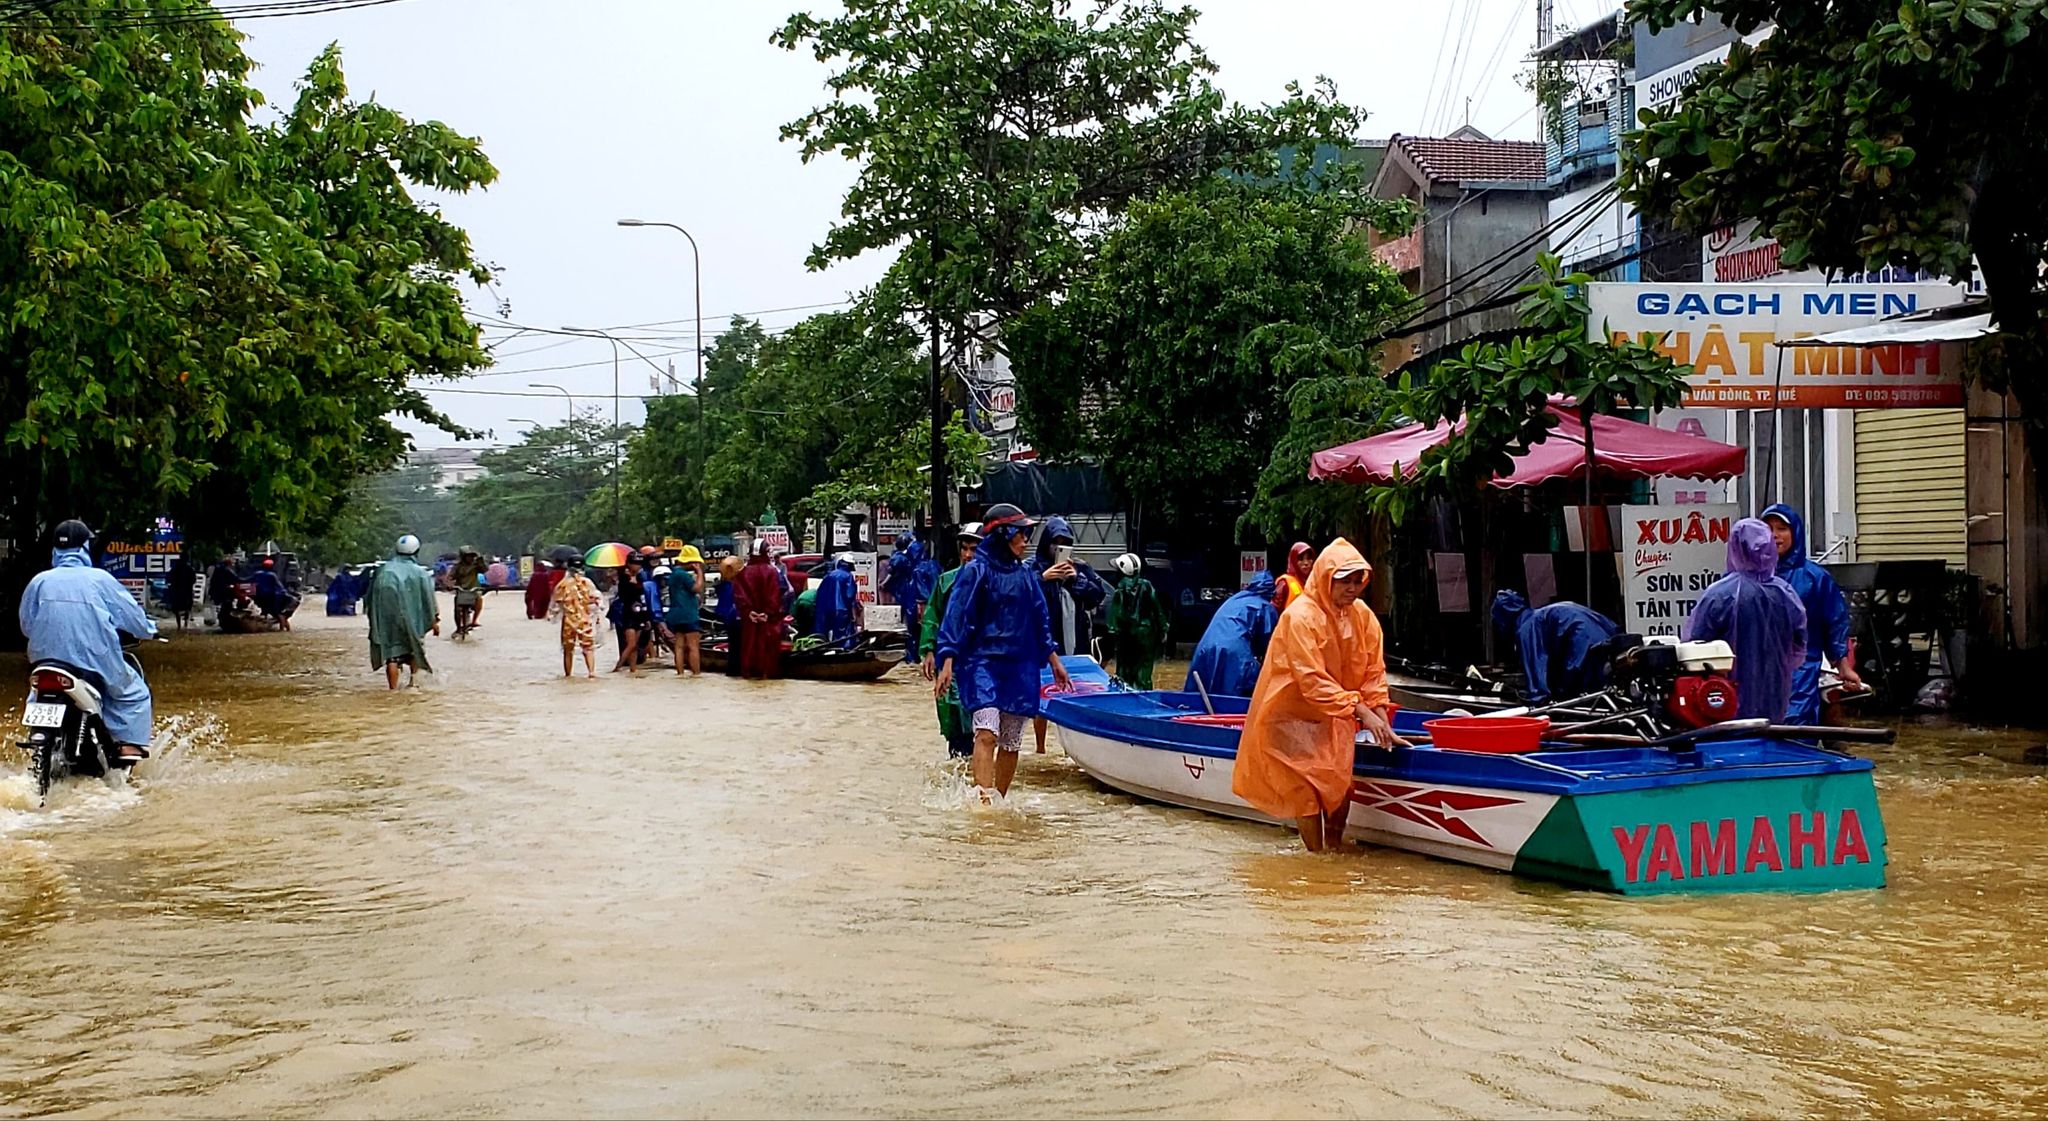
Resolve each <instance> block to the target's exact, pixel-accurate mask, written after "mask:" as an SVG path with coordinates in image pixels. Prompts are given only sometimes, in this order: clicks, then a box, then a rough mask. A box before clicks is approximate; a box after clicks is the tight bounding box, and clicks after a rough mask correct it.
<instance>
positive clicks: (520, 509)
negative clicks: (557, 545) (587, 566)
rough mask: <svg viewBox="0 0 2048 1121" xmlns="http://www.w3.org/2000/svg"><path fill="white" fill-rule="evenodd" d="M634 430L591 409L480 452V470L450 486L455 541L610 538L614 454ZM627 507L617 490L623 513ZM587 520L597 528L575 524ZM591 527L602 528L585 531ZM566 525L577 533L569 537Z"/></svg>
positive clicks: (506, 544) (523, 547) (500, 544)
mask: <svg viewBox="0 0 2048 1121" xmlns="http://www.w3.org/2000/svg"><path fill="white" fill-rule="evenodd" d="M649 404H650V405H651V404H653V402H649ZM632 431H633V429H632V428H631V426H619V427H614V426H613V425H612V423H611V421H610V419H608V418H606V417H604V416H603V415H602V414H601V413H600V412H599V411H598V410H595V409H592V410H589V411H587V412H583V413H579V414H577V415H575V416H573V417H570V418H569V419H568V420H567V421H565V422H563V423H561V424H556V425H547V426H544V427H538V428H532V429H528V430H527V431H526V432H525V433H524V434H522V435H521V437H520V438H519V440H518V442H516V443H512V444H508V445H506V446H505V447H502V448H493V449H491V450H489V451H486V452H483V453H482V454H480V455H478V456H477V463H478V464H480V465H481V466H482V467H483V468H484V469H485V471H484V474H483V475H481V476H480V477H478V478H476V479H474V480H472V481H470V482H468V483H464V484H463V485H462V486H460V487H456V488H454V490H453V491H452V493H453V494H454V496H455V501H456V507H457V510H458V517H457V519H456V522H455V526H454V532H455V534H456V535H457V536H458V537H461V538H462V541H461V544H465V545H475V546H476V547H477V548H478V549H481V550H483V551H484V552H486V553H522V552H534V551H537V550H538V549H540V547H541V546H543V545H545V544H548V543H550V542H553V541H562V540H580V541H589V540H592V539H593V537H594V536H600V535H601V536H603V537H605V538H606V539H609V538H610V537H611V536H612V535H613V533H615V532H616V531H617V530H616V529H615V528H614V527H613V526H612V524H611V512H612V487H611V482H612V471H613V462H614V459H613V457H614V455H615V454H617V452H616V449H617V447H618V446H619V445H620V444H622V443H624V442H625V441H626V440H627V439H628V438H629V437H630V436H631V434H632ZM622 489H623V488H622ZM586 506H587V507H588V509H587V510H586V509H584V508H585V507H586ZM625 508H626V507H625V503H624V500H623V495H622V496H621V501H620V510H621V515H622V516H623V513H624V511H625ZM637 512H638V511H636V513H637ZM586 520H587V521H594V522H595V523H596V525H595V526H585V525H583V524H580V523H581V522H583V521H586ZM572 523H573V524H572ZM592 528H601V529H602V533H601V534H597V535H593V534H590V533H589V530H590V529H592ZM618 528H623V527H618ZM572 529H574V530H582V531H583V532H581V533H577V534H575V535H574V536H572V535H571V534H570V533H569V532H568V531H569V530H572Z"/></svg>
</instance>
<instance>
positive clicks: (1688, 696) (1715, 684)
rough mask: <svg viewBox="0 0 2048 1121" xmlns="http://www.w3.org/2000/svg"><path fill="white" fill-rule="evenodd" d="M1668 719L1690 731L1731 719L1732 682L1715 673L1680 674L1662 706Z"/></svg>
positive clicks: (1733, 711)
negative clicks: (1665, 704)
mask: <svg viewBox="0 0 2048 1121" xmlns="http://www.w3.org/2000/svg"><path fill="white" fill-rule="evenodd" d="M1666 707H1667V708H1668V709H1669V710H1670V712H1671V718H1672V719H1673V720H1676V721H1678V722H1679V723H1680V724H1684V725H1686V726H1687V727H1692V728H1704V727H1706V726H1707V725H1709V724H1719V723H1721V722H1722V721H1724V720H1733V719H1735V713H1736V710H1737V701H1736V695H1735V683H1734V682H1733V681H1730V680H1728V679H1727V678H1725V677H1723V676H1721V675H1720V674H1718V673H1685V674H1680V675H1679V677H1678V681H1677V682H1676V683H1675V684H1674V685H1673V686H1672V689H1671V701H1670V704H1669V705H1667V706H1666Z"/></svg>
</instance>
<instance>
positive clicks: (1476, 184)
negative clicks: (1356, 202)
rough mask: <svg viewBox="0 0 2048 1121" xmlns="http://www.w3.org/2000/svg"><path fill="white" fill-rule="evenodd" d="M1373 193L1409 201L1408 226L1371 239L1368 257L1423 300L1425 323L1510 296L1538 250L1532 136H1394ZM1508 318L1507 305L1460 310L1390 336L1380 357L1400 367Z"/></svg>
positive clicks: (1541, 195) (1539, 182)
mask: <svg viewBox="0 0 2048 1121" xmlns="http://www.w3.org/2000/svg"><path fill="white" fill-rule="evenodd" d="M1372 193H1373V195H1374V196H1375V197H1378V198H1383V199H1398V198H1405V199H1409V200H1411V201H1413V202H1414V203H1415V205H1416V211H1417V215H1416V225H1415V229H1414V230H1413V231H1411V232H1410V233H1408V234H1407V235H1406V236H1403V237H1399V238H1393V239H1386V238H1379V237H1377V236H1375V238H1374V241H1375V243H1376V244H1375V246H1374V249H1373V253H1374V255H1376V256H1377V257H1378V258H1379V259H1380V260H1381V261H1383V262H1385V263H1386V264H1387V265H1389V266H1391V267H1392V268H1393V269H1394V270H1395V271H1397V272H1399V273H1400V274H1401V280H1402V283H1404V284H1405V285H1406V286H1407V288H1408V291H1409V292H1410V293H1412V294H1414V295H1416V296H1417V297H1419V298H1421V299H1422V301H1423V306H1422V310H1421V312H1420V319H1421V320H1422V321H1435V320H1438V319H1442V318H1444V317H1445V316H1448V315H1454V314H1456V313H1457V312H1459V311H1460V310H1462V309H1464V308H1468V307H1471V306H1473V305H1475V304H1479V303H1482V302H1484V301H1485V300H1486V299H1487V298H1488V297H1490V296H1493V295H1496V294H1498V293H1503V292H1510V293H1511V292H1513V291H1514V290H1515V288H1516V287H1517V286H1518V285H1520V284H1522V283H1523V282H1524V281H1525V280H1526V273H1527V272H1528V270H1529V268H1530V267H1531V266H1532V265H1533V264H1534V263H1535V260H1536V254H1537V252H1538V251H1539V250H1541V249H1542V248H1543V236H1542V230H1543V226H1544V221H1545V202H1546V196H1547V195H1548V193H1549V181H1548V176H1547V173H1546V171H1545V168H1544V158H1543V145H1541V144H1537V143H1534V142H1533V141H1522V140H1495V139H1493V138H1492V137H1490V136H1488V135H1486V134H1485V133H1483V132H1480V131H1479V130H1478V129H1476V128H1472V127H1470V126H1469V125H1468V126H1466V127H1465V128H1461V129H1459V130H1458V131H1456V132H1454V133H1452V134H1451V135H1449V136H1446V137H1422V136H1402V135H1399V134H1396V135H1395V136H1394V137H1392V138H1391V139H1389V140H1388V141H1387V147H1386V155H1385V157H1384V159H1383V160H1382V162H1381V163H1380V166H1379V171H1378V173H1377V174H1376V175H1374V176H1373V180H1372ZM1514 321H1515V314H1514V309H1513V308H1511V307H1510V308H1502V309H1498V310H1496V311H1491V312H1480V313H1475V314H1472V315H1469V316H1461V317H1459V318H1457V319H1455V320H1453V321H1451V322H1448V323H1441V324H1438V325H1436V326H1433V327H1430V328H1428V329H1427V330H1424V331H1422V332H1419V333H1418V334H1415V335H1412V336H1410V337H1408V338H1407V339H1406V340H1403V341H1401V342H1397V343H1396V344H1394V345H1393V346H1391V347H1389V352H1388V354H1387V357H1386V362H1387V365H1388V367H1389V368H1393V367H1398V366H1400V365H1402V364H1404V363H1405V362H1407V361H1408V360H1409V359H1410V358H1412V357H1414V356H1415V355H1416V354H1418V353H1427V352H1429V351H1432V350H1436V349H1438V348H1439V347H1442V346H1444V345H1446V344H1449V343H1453V342H1456V341H1458V340H1460V339H1464V338H1467V337H1469V336H1472V335H1476V334H1478V333H1480V332H1482V331H1488V330H1493V329H1496V328H1501V327H1509V326H1513V324H1514Z"/></svg>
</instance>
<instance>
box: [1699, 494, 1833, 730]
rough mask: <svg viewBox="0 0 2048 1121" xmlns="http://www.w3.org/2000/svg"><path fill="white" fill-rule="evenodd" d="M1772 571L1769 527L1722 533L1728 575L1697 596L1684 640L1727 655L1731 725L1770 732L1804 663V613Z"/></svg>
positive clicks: (1747, 522)
mask: <svg viewBox="0 0 2048 1121" xmlns="http://www.w3.org/2000/svg"><path fill="white" fill-rule="evenodd" d="M1777 568H1778V547H1777V544H1776V543H1775V542H1774V541H1773V540H1772V539H1771V527H1769V526H1767V525H1765V524H1764V523H1763V522H1761V521H1759V520H1757V519H1756V518H1744V519H1742V520H1741V521H1739V522H1736V523H1735V524H1734V525H1733V526H1732V527H1730V528H1729V530H1728V574H1727V575H1726V576H1723V577H1721V578H1720V579H1719V580H1716V581H1714V584H1713V586H1712V587H1710V588H1708V589H1707V590H1706V591H1705V592H1703V593H1701V595H1700V602H1699V604H1698V606H1696V607H1694V608H1693V611H1692V618H1690V619H1688V620H1686V623H1685V636H1684V637H1685V640H1686V641H1687V642H1712V641H1715V640H1717V639H1718V640H1721V641H1724V642H1726V643H1727V644H1728V645H1729V646H1731V647H1733V648H1734V650H1735V672H1734V677H1735V697H1736V717H1737V718H1738V719H1742V720H1749V719H1754V718H1756V717H1763V718H1765V719H1767V720H1769V721H1771V722H1772V723H1774V724H1777V723H1782V722H1783V721H1784V719H1785V708H1786V705H1788V704H1789V703H1790V701H1791V697H1792V680H1793V677H1794V675H1795V674H1796V673H1797V672H1798V670H1799V664H1800V663H1801V662H1802V661H1804V660H1805V659H1806V608H1805V606H1804V605H1802V604H1801V603H1800V602H1799V593H1798V592H1797V591H1794V590H1793V588H1792V585H1790V584H1787V583H1786V582H1785V581H1784V580H1782V579H1779V577H1778V575H1777Z"/></svg>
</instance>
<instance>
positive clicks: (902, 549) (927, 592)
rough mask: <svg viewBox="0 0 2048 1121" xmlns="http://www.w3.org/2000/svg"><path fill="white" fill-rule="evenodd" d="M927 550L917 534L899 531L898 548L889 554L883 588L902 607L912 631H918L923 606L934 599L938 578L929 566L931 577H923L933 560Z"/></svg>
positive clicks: (910, 631)
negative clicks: (933, 590) (933, 591)
mask: <svg viewBox="0 0 2048 1121" xmlns="http://www.w3.org/2000/svg"><path fill="white" fill-rule="evenodd" d="M926 552H927V550H926V549H925V547H924V542H923V541H921V540H919V539H918V537H917V535H916V534H915V533H911V532H908V531H906V532H903V533H899V534H897V535H896V551H895V552H893V553H890V554H889V573H888V575H887V576H885V577H884V578H883V580H882V590H883V591H884V592H887V593H888V594H889V598H890V599H892V600H895V601H896V604H897V606H899V607H901V608H903V621H904V623H905V624H906V625H907V626H908V627H909V628H910V629H909V631H908V632H907V633H909V634H916V633H917V630H918V625H919V622H920V618H919V612H921V611H922V610H923V609H924V603H925V601H926V600H928V599H930V598H931V594H932V588H933V587H935V586H936V585H937V581H938V570H937V568H936V566H930V567H931V568H932V573H931V577H930V579H926V578H925V577H924V571H925V569H926V568H927V566H928V565H929V562H930V558H929V557H928V556H927V555H926Z"/></svg>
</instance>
